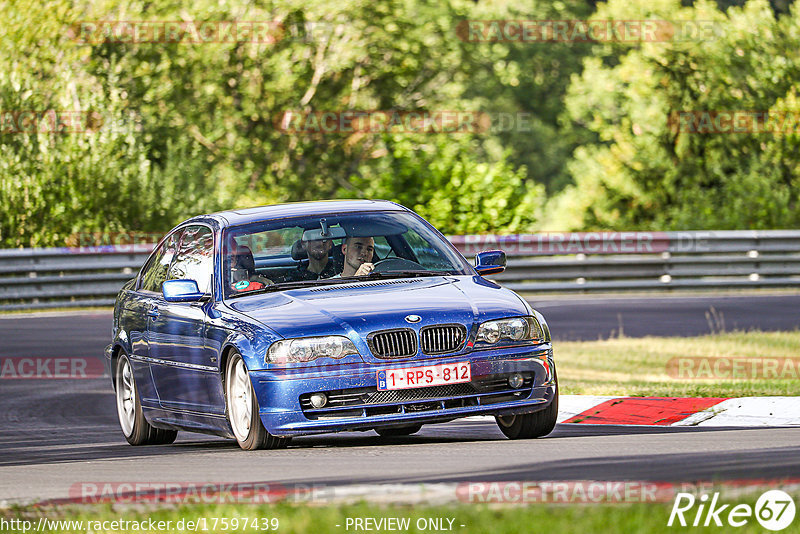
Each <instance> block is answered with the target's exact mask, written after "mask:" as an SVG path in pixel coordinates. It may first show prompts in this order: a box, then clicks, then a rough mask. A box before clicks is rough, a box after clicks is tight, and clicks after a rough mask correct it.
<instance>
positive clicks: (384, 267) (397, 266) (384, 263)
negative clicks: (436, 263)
mask: <svg viewBox="0 0 800 534" xmlns="http://www.w3.org/2000/svg"><path fill="white" fill-rule="evenodd" d="M372 267H373V268H372V272H373V273H382V272H386V271H425V270H427V269H425V267H423V266H422V265H420V264H419V263H417V262H415V261H411V260H407V259H405V258H384V259H382V260H379V261H376V262H375V263H374V264H373V266H372Z"/></svg>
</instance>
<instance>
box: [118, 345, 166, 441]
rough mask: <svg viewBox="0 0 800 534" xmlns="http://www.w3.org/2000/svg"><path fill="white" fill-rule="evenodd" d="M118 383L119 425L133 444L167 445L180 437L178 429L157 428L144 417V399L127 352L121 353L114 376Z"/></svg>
mask: <svg viewBox="0 0 800 534" xmlns="http://www.w3.org/2000/svg"><path fill="white" fill-rule="evenodd" d="M114 378H115V380H116V385H117V388H116V389H117V391H116V395H117V416H118V417H119V426H120V427H121V428H122V433H123V435H124V436H125V439H126V440H128V443H130V444H131V445H166V444H168V443H172V442H173V441H175V438H176V437H178V432H177V431H176V430H168V429H163V428H155V427H154V426H152V425H151V424H150V423H148V422H147V419H145V417H144V413H143V412H142V401H141V400H140V399H139V391H138V390H137V389H136V379H135V378H134V376H133V368H132V367H131V362H130V360H129V359H128V356H127V355H126V354H120V356H119V359H118V360H117V369H116V374H115V376H114Z"/></svg>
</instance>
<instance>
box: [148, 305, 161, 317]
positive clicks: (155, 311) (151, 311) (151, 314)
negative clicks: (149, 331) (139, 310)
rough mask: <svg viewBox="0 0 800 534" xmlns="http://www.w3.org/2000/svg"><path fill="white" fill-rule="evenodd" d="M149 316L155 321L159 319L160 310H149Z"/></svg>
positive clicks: (154, 308) (153, 308)
mask: <svg viewBox="0 0 800 534" xmlns="http://www.w3.org/2000/svg"><path fill="white" fill-rule="evenodd" d="M147 316H148V317H152V318H153V319H155V318H157V317H158V308H156V307H155V306H153V307H152V308H150V309H149V310H147Z"/></svg>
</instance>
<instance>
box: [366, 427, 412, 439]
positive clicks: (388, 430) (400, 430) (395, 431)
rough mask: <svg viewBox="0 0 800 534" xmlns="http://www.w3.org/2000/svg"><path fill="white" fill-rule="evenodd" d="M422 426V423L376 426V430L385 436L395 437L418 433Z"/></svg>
mask: <svg viewBox="0 0 800 534" xmlns="http://www.w3.org/2000/svg"><path fill="white" fill-rule="evenodd" d="M421 428H422V425H409V426H395V427H384V428H376V429H375V432H377V433H378V435H380V436H382V437H384V438H393V437H397V436H410V435H411V434H416V433H417V432H419V430H420V429H421Z"/></svg>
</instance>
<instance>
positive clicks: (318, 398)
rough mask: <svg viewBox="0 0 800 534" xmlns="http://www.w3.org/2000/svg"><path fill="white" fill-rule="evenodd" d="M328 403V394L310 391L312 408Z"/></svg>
mask: <svg viewBox="0 0 800 534" xmlns="http://www.w3.org/2000/svg"><path fill="white" fill-rule="evenodd" d="M326 404H328V396H327V395H325V394H324V393H312V394H311V406H313V407H314V408H322V407H323V406H325V405H326Z"/></svg>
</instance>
